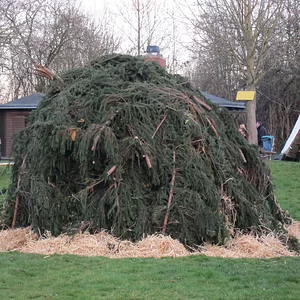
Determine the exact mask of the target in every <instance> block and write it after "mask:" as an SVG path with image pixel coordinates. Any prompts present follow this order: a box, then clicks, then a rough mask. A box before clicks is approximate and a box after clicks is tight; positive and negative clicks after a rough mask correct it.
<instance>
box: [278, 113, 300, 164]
mask: <svg viewBox="0 0 300 300" xmlns="http://www.w3.org/2000/svg"><path fill="white" fill-rule="evenodd" d="M299 150H300V115H299V117H298V120H297V122H296V124H295V126H294V128H293V130H292V132H291V134H290V136H289V138H288V139H287V141H286V142H285V145H284V147H283V148H282V150H281V153H280V155H281V156H282V157H283V158H284V157H285V156H287V157H290V158H293V159H295V158H297V154H298V153H299V154H300V152H299ZM298 158H299V157H298Z"/></svg>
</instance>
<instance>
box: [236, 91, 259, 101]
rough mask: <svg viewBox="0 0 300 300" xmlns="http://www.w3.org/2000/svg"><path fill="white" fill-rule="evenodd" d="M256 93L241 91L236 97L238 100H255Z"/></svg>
mask: <svg viewBox="0 0 300 300" xmlns="http://www.w3.org/2000/svg"><path fill="white" fill-rule="evenodd" d="M254 98H255V91H239V92H238V93H237V95H236V100H241V101H246V100H254Z"/></svg>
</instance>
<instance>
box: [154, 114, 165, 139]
mask: <svg viewBox="0 0 300 300" xmlns="http://www.w3.org/2000/svg"><path fill="white" fill-rule="evenodd" d="M166 118H167V116H166V115H164V117H163V119H162V120H161V122H160V123H159V124H158V126H157V127H156V129H155V131H154V133H153V135H152V139H154V137H155V135H156V133H157V131H158V129H159V128H160V126H161V125H162V123H163V122H164V121H165V120H166Z"/></svg>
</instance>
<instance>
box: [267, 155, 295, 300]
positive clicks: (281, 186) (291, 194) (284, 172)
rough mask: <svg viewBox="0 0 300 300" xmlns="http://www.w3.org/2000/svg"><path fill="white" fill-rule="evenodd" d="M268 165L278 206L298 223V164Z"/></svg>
mask: <svg viewBox="0 0 300 300" xmlns="http://www.w3.org/2000/svg"><path fill="white" fill-rule="evenodd" d="M268 165H269V167H270V169H271V174H272V180H273V184H274V185H275V194H276V198H277V200H278V202H279V203H280V206H281V207H282V209H284V210H286V211H288V212H289V213H290V214H291V216H292V217H293V218H294V219H295V220H298V221H300V163H299V162H290V161H268ZM299 299H300V297H299Z"/></svg>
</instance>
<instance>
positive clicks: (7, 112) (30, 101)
mask: <svg viewBox="0 0 300 300" xmlns="http://www.w3.org/2000/svg"><path fill="white" fill-rule="evenodd" d="M42 97H43V94H40V93H37V94H33V95H30V96H26V97H22V98H20V99H17V100H14V101H11V102H7V103H5V104H1V105H0V141H1V151H0V152H1V155H0V157H2V158H10V157H11V151H12V143H13V137H14V135H15V134H16V133H18V132H19V131H20V130H22V129H23V128H25V126H26V117H28V115H29V113H30V112H31V111H32V110H33V109H36V108H37V106H38V104H39V102H40V101H41V100H42Z"/></svg>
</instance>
